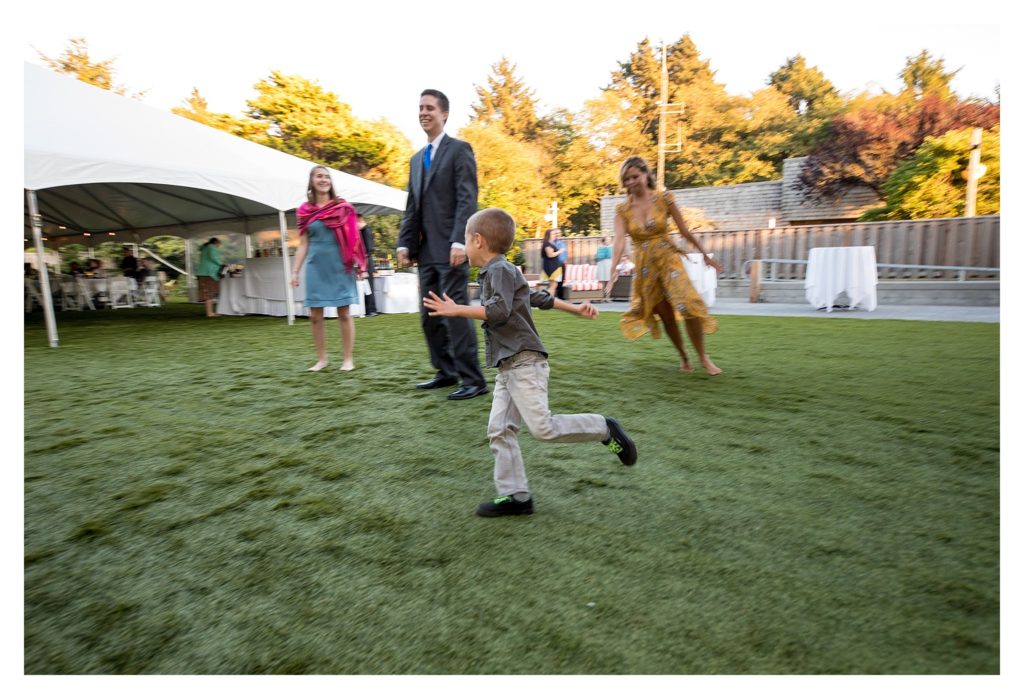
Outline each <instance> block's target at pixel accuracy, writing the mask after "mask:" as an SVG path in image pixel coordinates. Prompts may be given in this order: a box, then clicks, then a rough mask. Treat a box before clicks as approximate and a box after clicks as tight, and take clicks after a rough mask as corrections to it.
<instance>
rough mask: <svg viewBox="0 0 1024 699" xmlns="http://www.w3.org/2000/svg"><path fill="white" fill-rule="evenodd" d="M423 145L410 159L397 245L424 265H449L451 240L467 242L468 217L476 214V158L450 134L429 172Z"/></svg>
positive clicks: (431, 162)
mask: <svg viewBox="0 0 1024 699" xmlns="http://www.w3.org/2000/svg"><path fill="white" fill-rule="evenodd" d="M424 150H425V149H421V150H420V151H419V152H417V153H416V154H415V155H414V156H412V160H411V161H410V162H409V196H408V198H407V200H406V205H405V216H403V217H402V228H401V231H400V232H399V234H398V247H402V248H408V250H409V257H410V259H413V260H418V261H419V263H420V264H421V265H428V264H448V263H449V260H450V259H451V257H450V256H451V249H452V243H462V244H465V242H466V221H468V220H469V217H470V216H472V215H473V214H475V213H476V197H477V183H476V158H475V157H474V156H473V148H472V146H470V145H469V144H468V143H466V142H465V141H460V140H459V139H457V138H452V137H451V136H448V135H447V134H445V136H444V138H442V139H441V143H440V145H438V147H437V152H436V153H434V154H432V156H431V159H430V171H429V172H428V173H427V174H426V176H424V173H423V151H424Z"/></svg>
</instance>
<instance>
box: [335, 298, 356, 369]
mask: <svg viewBox="0 0 1024 699" xmlns="http://www.w3.org/2000/svg"><path fill="white" fill-rule="evenodd" d="M338 323H339V324H340V325H341V351H342V353H343V355H344V356H343V358H342V361H341V369H340V371H352V370H353V369H355V368H356V365H355V363H354V362H353V361H352V350H353V348H354V347H355V346H356V324H355V321H354V320H353V319H352V314H351V313H349V306H340V307H339V308H338Z"/></svg>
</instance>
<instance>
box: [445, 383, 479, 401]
mask: <svg viewBox="0 0 1024 699" xmlns="http://www.w3.org/2000/svg"><path fill="white" fill-rule="evenodd" d="M485 393H487V386H463V387H461V388H460V389H459V390H457V391H453V392H452V393H449V394H448V400H466V399H467V398H476V397H477V396H482V395H483V394H485Z"/></svg>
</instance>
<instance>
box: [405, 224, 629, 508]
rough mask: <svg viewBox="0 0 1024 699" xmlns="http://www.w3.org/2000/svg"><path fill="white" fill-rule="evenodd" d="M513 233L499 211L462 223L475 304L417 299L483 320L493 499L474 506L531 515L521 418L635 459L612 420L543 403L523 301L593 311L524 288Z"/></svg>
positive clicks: (540, 370) (434, 309) (541, 375)
mask: <svg viewBox="0 0 1024 699" xmlns="http://www.w3.org/2000/svg"><path fill="white" fill-rule="evenodd" d="M515 234H516V224H515V221H513V220H512V217H511V216H509V215H508V213H506V212H505V211H503V210H502V209H484V210H483V211H478V212H477V213H475V214H473V216H472V217H470V219H469V221H468V222H467V223H466V254H467V255H468V256H469V263H470V264H471V265H473V266H475V267H479V268H480V275H479V277H478V279H479V282H480V305H479V306H460V305H458V304H456V303H455V302H454V301H452V300H451V299H450V298H449V297H448V296H447V294H446V295H445V297H444V298H443V299H441V298H438V297H437V295H436V294H434V293H433V292H431V293H430V296H429V297H427V298H424V299H423V305H424V306H426V307H427V309H428V310H429V311H430V315H439V316H461V317H463V318H475V319H477V320H481V321H484V322H483V328H484V339H485V345H486V348H487V366H491V367H497V369H498V376H497V378H496V379H495V382H494V402H493V403H492V404H491V417H490V421H489V422H488V425H487V436H488V438H489V440H490V445H491V452H493V453H494V485H495V487H496V488H497V491H498V497H497V498H495V499H494V500H488V501H487V502H483V503H481V504H480V506H479V507H477V508H476V513H477V514H478V515H480V516H481V517H500V516H502V515H529V514H533V499H532V498H531V497H530V490H529V488H528V487H527V483H526V468H525V466H524V465H523V455H522V452H521V451H520V450H519V440H518V433H519V428H520V425H521V423H522V422H523V421H525V422H526V426H527V427H528V428H529V430H530V434H532V435H533V436H534V437H535V438H537V439H539V440H541V441H543V442H601V443H603V444H605V445H607V446H608V448H609V450H611V451H612V453H614V454H617V455H618V457H619V459H620V460H621V461H622V463H624V464H626V465H627V466H632V465H633V464H635V463H636V446H635V445H634V444H633V440H631V439H630V438H629V437H628V436H627V435H626V433H625V431H623V429H622V426H621V425H619V423H618V422H617V421H616V420H615V418H611V417H604V416H603V415H595V414H592V413H580V414H576V415H552V414H551V411H550V410H549V409H548V362H547V357H548V353H547V350H546V349H545V348H544V344H543V343H542V342H541V341H540V336H539V335H538V334H537V328H536V327H535V326H534V324H533V318H532V317H531V315H530V306H536V307H538V308H541V309H549V308H552V307H554V308H557V309H559V310H561V311H567V312H569V313H575V314H577V315H581V316H584V317H586V318H596V317H597V309H596V308H594V306H592V305H591V304H590V303H589V302H584V303H582V304H579V305H576V304H572V303H567V302H565V301H562V300H561V299H556V298H554V297H552V296H551V295H550V294H549V293H548V292H546V291H543V290H537V291H533V292H531V291H530V287H529V285H528V284H527V283H526V278H525V277H523V274H522V272H520V271H519V269H518V268H516V267H515V266H513V265H512V264H511V263H510V262H509V261H508V260H506V259H505V253H506V252H508V249H509V248H510V247H512V243H513V241H514V240H515Z"/></svg>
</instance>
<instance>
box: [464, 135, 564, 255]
mask: <svg viewBox="0 0 1024 699" xmlns="http://www.w3.org/2000/svg"><path fill="white" fill-rule="evenodd" d="M459 138H462V139H465V140H466V141H468V142H469V143H470V144H471V145H472V146H473V152H474V154H475V155H476V165H477V181H478V182H479V183H480V191H479V195H478V202H479V205H480V207H481V208H485V207H490V206H497V207H500V208H502V209H505V211H507V212H508V213H509V214H510V215H511V216H512V218H514V219H515V221H516V225H517V226H518V230H517V233H516V243H517V245H516V247H518V243H519V241H521V240H522V239H523V238H524V237H526V236H532V235H534V234H535V232H536V227H537V226H539V225H541V224H542V223H543V218H544V212H545V210H546V209H547V206H548V204H549V203H550V201H551V198H552V193H551V192H550V191H549V190H548V189H547V188H546V187H545V185H544V177H543V174H542V172H541V170H542V167H543V165H544V160H545V155H544V153H543V152H542V151H541V149H540V148H539V147H537V146H536V145H534V144H531V143H526V142H524V141H522V140H519V139H517V138H514V137H513V136H511V135H509V134H508V133H507V132H506V131H505V129H504V128H503V127H502V126H501V125H500V124H498V123H483V122H479V121H477V122H472V123H470V124H469V125H467V126H465V127H463V128H462V129H461V130H460V131H459ZM514 252H515V250H513V251H512V253H510V254H514Z"/></svg>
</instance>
